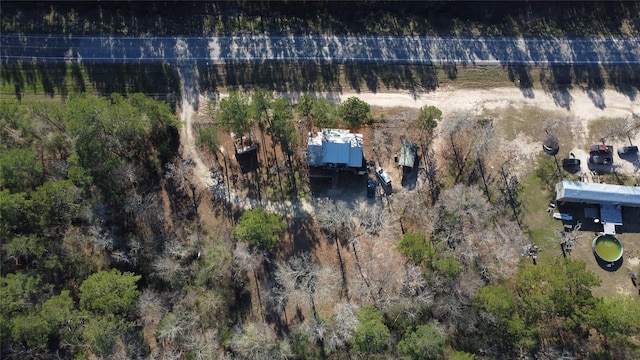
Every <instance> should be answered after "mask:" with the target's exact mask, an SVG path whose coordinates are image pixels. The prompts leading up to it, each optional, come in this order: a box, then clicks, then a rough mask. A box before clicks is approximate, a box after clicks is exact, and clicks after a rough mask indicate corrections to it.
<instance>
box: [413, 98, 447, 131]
mask: <svg viewBox="0 0 640 360" xmlns="http://www.w3.org/2000/svg"><path fill="white" fill-rule="evenodd" d="M441 118H442V111H440V109H438V108H437V107H435V106H427V105H425V106H423V107H421V108H420V112H419V113H418V128H420V129H421V130H423V131H427V132H428V133H429V135H432V134H433V130H434V129H435V128H436V127H437V126H438V121H439V120H440V119H441Z"/></svg>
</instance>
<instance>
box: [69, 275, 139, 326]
mask: <svg viewBox="0 0 640 360" xmlns="http://www.w3.org/2000/svg"><path fill="white" fill-rule="evenodd" d="M140 278H141V276H140V275H134V274H133V273H130V272H125V273H121V272H120V271H118V270H116V269H111V270H108V271H100V272H97V273H95V274H93V275H91V276H89V277H88V278H87V279H86V280H85V281H83V282H82V284H81V285H80V307H81V308H82V309H84V310H89V311H94V312H96V313H99V314H113V315H116V316H126V315H127V314H129V313H130V312H131V311H132V310H133V309H134V308H135V305H136V301H137V300H138V295H140V291H138V289H137V286H136V283H137V282H138V280H140Z"/></svg>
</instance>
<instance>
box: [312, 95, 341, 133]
mask: <svg viewBox="0 0 640 360" xmlns="http://www.w3.org/2000/svg"><path fill="white" fill-rule="evenodd" d="M309 115H310V116H311V123H312V124H313V126H315V127H317V128H332V127H335V126H336V106H335V105H334V104H332V103H331V102H330V101H329V100H327V99H316V100H314V101H313V104H312V106H311V112H310V113H309Z"/></svg>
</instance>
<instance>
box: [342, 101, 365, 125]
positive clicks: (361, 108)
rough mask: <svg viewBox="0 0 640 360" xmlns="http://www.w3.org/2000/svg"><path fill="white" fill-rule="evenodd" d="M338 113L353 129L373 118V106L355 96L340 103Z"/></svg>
mask: <svg viewBox="0 0 640 360" xmlns="http://www.w3.org/2000/svg"><path fill="white" fill-rule="evenodd" d="M338 114H339V115H340V116H341V117H342V121H344V123H345V124H346V125H347V126H349V127H350V128H352V129H358V128H360V126H362V124H364V123H366V122H368V121H369V120H371V107H370V106H369V104H367V103H366V102H364V101H362V100H360V99H358V98H357V97H355V96H352V97H350V98H348V99H347V100H346V101H345V102H343V103H342V104H340V107H339V108H338Z"/></svg>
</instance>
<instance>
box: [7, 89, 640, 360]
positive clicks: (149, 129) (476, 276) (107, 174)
mask: <svg viewBox="0 0 640 360" xmlns="http://www.w3.org/2000/svg"><path fill="white" fill-rule="evenodd" d="M268 94H269V93H268V92H266V91H256V92H253V93H251V94H250V95H249V96H246V95H242V94H238V93H232V94H231V95H230V96H229V97H228V98H225V99H223V100H222V101H220V102H219V103H218V104H217V105H215V109H214V110H213V111H212V113H211V116H212V117H213V118H215V119H217V120H216V121H215V122H214V123H213V125H211V126H210V127H206V128H201V129H200V134H201V135H200V140H199V143H200V146H201V150H202V151H204V152H207V151H210V152H212V155H215V153H216V145H215V144H218V143H219V142H220V137H221V136H220V135H219V134H218V133H222V132H224V131H227V130H235V131H238V133H242V131H249V129H251V128H259V127H260V122H259V119H260V117H261V116H266V117H267V119H266V120H265V121H264V122H263V124H264V125H263V126H264V130H265V132H266V134H267V136H273V139H274V150H275V146H276V145H278V146H279V147H281V150H282V154H287V153H289V154H290V155H292V156H294V157H295V156H297V155H296V154H298V152H297V151H295V149H296V147H299V146H300V144H299V141H300V140H299V138H298V137H296V136H295V135H296V134H297V131H295V126H296V125H294V124H296V123H298V122H296V121H295V119H301V120H303V122H302V123H305V124H306V123H307V121H309V122H310V124H309V125H311V124H316V125H318V126H321V124H325V122H327V121H329V123H330V124H334V125H337V124H339V123H342V122H343V121H345V123H346V124H350V126H354V127H358V126H363V125H362V124H361V123H357V122H356V123H354V122H353V121H354V118H355V119H360V120H362V121H371V118H370V114H368V112H369V109H368V105H367V104H366V103H362V102H361V101H355V100H354V101H351V102H346V103H345V104H349V105H344V104H343V105H341V106H340V107H335V105H333V104H331V103H328V102H326V101H325V100H316V99H314V98H311V97H306V98H305V99H306V100H304V101H303V102H302V103H301V105H300V106H298V107H296V108H295V109H294V108H292V106H291V104H290V103H289V101H288V100H286V99H283V98H273V97H271V96H269V95H268ZM0 105H1V106H0V116H1V117H0V120H1V121H2V133H1V136H2V153H1V155H0V184H1V186H2V192H0V216H1V218H2V227H1V228H0V231H1V233H0V234H1V236H2V278H1V288H0V289H1V296H2V304H3V306H2V312H1V313H0V315H1V316H2V321H0V323H1V324H2V329H1V330H2V332H1V334H2V354H3V357H5V356H6V357H9V358H49V357H52V356H57V357H61V358H86V357H88V356H90V355H92V356H98V357H109V358H124V357H127V358H148V357H153V358H246V359H256V358H264V359H272V358H283V359H284V358H327V359H338V358H348V357H365V358H387V357H392V358H395V357H403V358H409V359H443V358H447V359H474V358H478V359H481V358H492V359H493V358H514V357H522V358H526V357H527V356H532V355H533V354H537V356H545V357H547V358H553V357H556V356H575V357H576V358H598V359H605V358H611V359H613V358H616V359H620V358H628V359H632V358H635V357H637V356H638V354H639V353H638V344H637V338H636V337H637V335H638V331H639V330H640V329H638V324H639V323H640V303H639V302H638V301H637V300H634V299H632V298H629V297H627V296H623V295H618V296H613V297H607V298H598V297H594V296H593V295H592V293H591V289H592V288H593V287H594V286H597V285H598V284H599V281H600V280H598V278H597V277H596V276H595V275H594V274H593V273H591V272H590V271H588V270H586V268H585V264H584V262H582V261H578V260H571V259H561V258H559V259H555V260H553V262H552V263H549V264H539V265H537V266H536V265H533V264H532V263H531V262H530V261H528V260H520V261H518V258H519V255H518V254H517V249H518V248H519V246H520V245H522V244H523V243H524V242H526V234H525V233H524V232H523V231H522V230H521V227H520V226H518V224H517V222H516V218H515V217H517V216H518V215H517V214H515V215H513V213H512V212H511V209H510V208H509V206H505V205H502V206H501V205H500V204H508V201H510V200H509V199H512V198H513V197H514V196H515V197H517V196H518V194H517V192H518V191H517V186H515V187H514V188H512V189H511V190H508V189H502V190H500V189H484V190H483V189H482V188H481V180H480V178H479V177H476V180H475V181H467V180H465V179H469V175H465V174H471V173H474V172H477V169H476V168H474V167H475V166H477V164H478V163H479V162H478V161H477V160H471V161H468V162H467V165H466V167H459V166H460V165H459V164H458V163H456V161H455V159H452V160H451V163H450V165H449V166H450V167H449V168H446V167H445V169H443V170H445V171H446V169H449V171H451V173H452V174H454V175H455V174H458V173H461V174H462V175H460V176H457V177H455V178H454V179H453V183H452V184H450V185H447V184H444V183H441V184H439V185H438V188H439V189H440V190H439V191H436V192H433V191H430V190H425V191H424V192H421V193H419V195H420V196H417V197H416V196H413V199H412V200H409V199H404V202H405V203H406V204H407V205H406V208H405V209H403V210H402V213H403V216H402V219H401V221H402V222H403V223H404V224H405V227H406V229H403V230H406V231H405V232H404V233H403V232H401V231H399V229H397V225H396V224H397V221H396V219H394V218H393V217H392V216H390V214H389V213H388V212H387V210H386V209H384V208H383V206H380V205H374V206H373V207H371V206H366V204H365V206H363V204H355V205H354V204H348V203H346V202H343V201H331V200H330V201H329V202H320V203H318V204H317V205H316V209H315V215H314V216H313V217H311V218H309V217H306V218H303V219H286V218H283V217H282V216H280V215H277V214H271V213H269V212H267V211H265V210H264V209H263V208H261V207H256V208H254V209H252V210H243V209H240V208H238V207H235V208H234V211H233V214H232V215H231V216H232V218H233V219H232V220H231V221H227V219H226V218H225V212H224V211H223V210H224V209H222V208H224V206H225V205H223V204H221V202H220V201H219V200H220V199H217V200H216V199H215V198H214V197H215V196H208V195H206V194H205V193H203V192H202V191H201V189H198V185H197V184H196V183H195V181H193V177H192V175H193V174H192V172H190V169H191V168H192V166H190V164H189V162H185V161H184V160H182V159H181V158H180V153H179V151H178V150H179V149H178V142H179V141H178V134H179V132H180V131H181V128H180V123H179V122H178V120H177V118H176V116H175V115H174V114H173V113H172V111H171V109H170V106H169V105H167V104H163V103H159V102H157V101H155V100H153V99H150V98H147V97H145V96H144V95H142V94H130V95H125V96H123V95H120V94H113V95H111V96H110V97H108V98H104V97H96V96H91V95H88V94H77V95H73V96H70V97H69V99H68V100H67V101H66V102H58V101H48V102H29V101H22V102H18V101H16V100H12V99H7V98H3V99H2V101H1V102H0ZM318 108H322V109H324V110H327V109H328V110H327V111H322V112H318V113H321V114H322V116H318V115H314V109H316V111H317V109H318ZM331 109H333V110H331ZM267 110H268V111H267ZM423 110H424V111H421V112H419V114H418V115H417V116H418V118H419V120H420V122H419V124H420V125H419V126H420V127H421V128H422V129H424V130H423V131H424V137H426V138H429V136H430V135H429V134H430V132H431V130H432V129H434V128H435V127H436V126H437V120H436V118H439V117H440V116H441V114H440V113H439V111H438V110H437V108H434V107H431V108H425V109H423ZM327 114H329V118H327ZM354 114H356V115H354ZM367 119H369V120H367ZM346 121H351V122H346ZM278 124H281V125H278ZM458 126H459V127H458V133H461V134H464V131H473V132H475V133H477V134H480V133H482V131H479V130H481V129H482V128H483V127H486V124H485V125H482V124H481V123H480V124H476V125H474V124H473V123H469V122H465V121H460V123H459V124H458ZM465 126H472V127H473V128H469V129H468V130H464V127H465ZM287 128H288V129H290V130H289V131H286V130H284V131H283V130H281V129H287ZM243 129H244V130H243ZM279 129H280V130H279ZM287 134H289V135H287ZM485 134H486V133H485ZM485 136H486V135H485ZM462 138H464V135H462V136H461V139H462ZM276 139H279V140H276ZM474 139H475V141H482V139H483V138H482V136H480V137H478V136H474ZM428 143H429V142H428V140H427V142H426V144H428ZM427 146H428V145H427ZM458 146H471V145H470V144H468V143H464V142H460V143H459V145H458ZM480 153H481V152H478V153H476V154H480ZM452 156H453V157H455V156H454V155H452ZM273 159H275V157H272V158H271V160H273ZM290 164H291V165H290V166H291V167H296V166H299V165H297V164H298V162H297V161H295V160H294V161H291V162H290ZM292 171H293V169H290V170H289V172H290V174H292ZM513 192H515V195H514V193H513ZM489 194H494V195H493V197H491V196H489V197H487V195H489ZM203 201H205V202H208V204H209V205H206V206H208V207H212V208H218V210H219V211H218V212H217V214H218V215H217V220H216V219H213V220H212V219H211V218H203V217H202V216H201V214H202V212H203V211H202V209H203V207H202V203H203ZM232 207H233V206H232ZM509 214H512V215H509ZM427 219H429V220H428V221H427ZM212 224H217V226H218V228H215V227H212ZM305 226H306V227H309V228H312V229H313V228H315V229H317V230H318V231H316V232H314V231H313V230H309V229H307V231H306V232H303V231H300V229H299V228H300V227H305ZM321 243H324V244H326V245H322V244H321ZM292 244H293V247H294V248H295V247H296V246H297V245H296V244H298V245H299V244H307V248H309V247H311V250H309V249H307V250H304V249H303V250H301V251H295V249H292V248H291V246H292ZM331 244H333V245H331ZM323 246H324V247H327V248H328V249H329V253H330V252H331V250H330V249H331V247H332V246H333V247H335V254H336V255H335V257H334V259H333V260H331V261H329V260H327V257H326V256H324V258H323V260H322V261H320V260H319V259H320V257H319V256H320V255H319V254H320V250H319V249H320V248H322V247H323ZM314 248H315V249H316V250H313V249H314ZM394 249H395V250H394ZM380 251H383V252H384V253H386V255H385V256H383V257H380V254H381V253H380ZM376 254H378V255H376ZM350 259H352V260H350ZM256 302H257V303H256ZM563 354H564V355H563Z"/></svg>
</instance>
